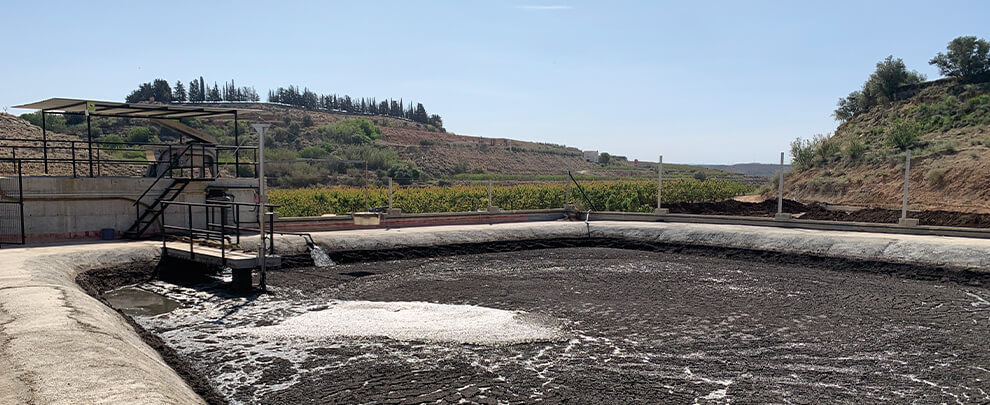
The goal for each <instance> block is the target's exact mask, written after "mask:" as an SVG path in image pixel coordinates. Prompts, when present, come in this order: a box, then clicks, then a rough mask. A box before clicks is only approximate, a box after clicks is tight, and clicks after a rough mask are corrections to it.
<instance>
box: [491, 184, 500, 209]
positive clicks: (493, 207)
mask: <svg viewBox="0 0 990 405" xmlns="http://www.w3.org/2000/svg"><path fill="white" fill-rule="evenodd" d="M499 211H502V209H501V208H499V207H497V206H496V205H495V201H493V200H492V181H491V180H488V212H499Z"/></svg>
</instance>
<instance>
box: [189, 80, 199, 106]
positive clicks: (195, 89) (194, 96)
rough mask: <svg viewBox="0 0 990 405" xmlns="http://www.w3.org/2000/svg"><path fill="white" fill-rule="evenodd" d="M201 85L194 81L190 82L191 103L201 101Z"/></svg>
mask: <svg viewBox="0 0 990 405" xmlns="http://www.w3.org/2000/svg"><path fill="white" fill-rule="evenodd" d="M199 94H200V93H199V83H198V82H197V81H196V80H195V79H194V80H193V81H191V82H189V101H192V102H197V101H199Z"/></svg>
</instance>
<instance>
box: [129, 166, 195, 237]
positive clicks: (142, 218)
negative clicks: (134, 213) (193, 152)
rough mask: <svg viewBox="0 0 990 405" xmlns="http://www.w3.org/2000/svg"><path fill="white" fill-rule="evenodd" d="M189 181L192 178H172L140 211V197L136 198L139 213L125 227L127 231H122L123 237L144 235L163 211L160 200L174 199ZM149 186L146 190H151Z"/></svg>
mask: <svg viewBox="0 0 990 405" xmlns="http://www.w3.org/2000/svg"><path fill="white" fill-rule="evenodd" d="M191 181H192V180H190V179H173V180H172V183H171V184H169V185H168V187H165V189H164V190H162V192H161V194H159V195H158V197H157V198H155V200H154V201H152V202H151V204H148V208H147V209H145V210H144V211H140V209H141V207H140V206H139V205H138V203H139V202H140V201H141V199H140V198H138V200H137V201H135V202H134V203H135V205H136V206H138V210H139V212H140V213H139V214H138V217H137V221H134V223H133V224H132V225H131V227H130V228H127V231H124V237H125V238H130V239H138V238H140V237H141V236H142V235H144V233H145V232H146V231H147V230H148V228H150V227H151V224H153V223H155V221H156V220H158V218H159V217H161V215H162V213H163V212H165V204H162V201H169V202H171V201H174V200H175V198H176V197H178V196H179V194H182V191H183V190H185V189H186V186H188V185H189V183H190V182H191ZM151 187H154V184H152V185H151ZM151 187H149V188H148V190H151ZM148 190H146V191H145V193H147V191H148ZM142 196H143V195H142Z"/></svg>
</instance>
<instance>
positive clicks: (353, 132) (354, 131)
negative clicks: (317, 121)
mask: <svg viewBox="0 0 990 405" xmlns="http://www.w3.org/2000/svg"><path fill="white" fill-rule="evenodd" d="M317 132H318V133H319V134H320V135H321V136H323V137H325V138H328V139H330V140H333V141H334V142H336V143H343V144H362V143H371V142H373V141H374V140H376V139H378V138H381V136H382V130H381V129H379V128H378V127H377V126H375V124H373V123H372V122H371V121H368V120H366V119H364V118H354V119H347V120H342V121H337V122H334V123H331V124H326V125H323V126H321V127H320V128H319V129H318V131H317Z"/></svg>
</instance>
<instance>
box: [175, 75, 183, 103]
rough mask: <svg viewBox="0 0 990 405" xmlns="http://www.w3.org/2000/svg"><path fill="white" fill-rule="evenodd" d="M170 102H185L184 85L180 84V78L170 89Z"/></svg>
mask: <svg viewBox="0 0 990 405" xmlns="http://www.w3.org/2000/svg"><path fill="white" fill-rule="evenodd" d="M172 102H174V103H185V102H186V86H184V85H183V84H182V80H176V81H175V88H174V89H172Z"/></svg>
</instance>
